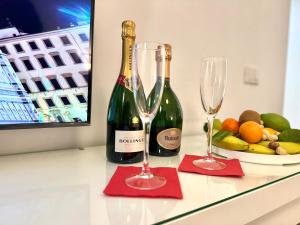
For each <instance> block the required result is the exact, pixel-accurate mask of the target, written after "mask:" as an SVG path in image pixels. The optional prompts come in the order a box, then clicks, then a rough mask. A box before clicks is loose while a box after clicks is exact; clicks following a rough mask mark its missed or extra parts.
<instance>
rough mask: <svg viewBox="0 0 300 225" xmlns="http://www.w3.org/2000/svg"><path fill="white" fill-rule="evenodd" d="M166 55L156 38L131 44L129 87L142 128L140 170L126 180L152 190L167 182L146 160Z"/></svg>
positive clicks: (130, 184) (161, 86)
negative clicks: (143, 142)
mask: <svg viewBox="0 0 300 225" xmlns="http://www.w3.org/2000/svg"><path fill="white" fill-rule="evenodd" d="M165 55H166V53H165V47H164V45H163V44H159V43H155V42H144V43H137V44H135V45H134V48H133V56H132V77H131V82H132V87H133V90H132V91H133V95H134V102H135V105H136V108H137V111H138V113H139V115H140V117H141V120H142V122H143V127H144V131H145V149H144V161H143V167H142V172H141V173H140V174H138V175H135V176H132V177H128V178H127V179H126V180H125V183H126V184H127V185H128V186H129V187H132V188H135V189H140V190H152V189H157V188H160V187H162V186H164V185H165V184H166V179H165V178H164V177H160V176H156V175H154V174H152V173H151V171H150V167H149V160H148V159H149V135H150V126H151V121H152V120H153V118H154V117H155V115H156V113H157V110H158V108H159V105H160V101H161V97H162V93H163V87H164V76H165V74H164V73H165V71H164V63H165ZM149 98H151V101H149Z"/></svg>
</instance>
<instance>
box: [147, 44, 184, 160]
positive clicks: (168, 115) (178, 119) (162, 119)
mask: <svg viewBox="0 0 300 225" xmlns="http://www.w3.org/2000/svg"><path fill="white" fill-rule="evenodd" d="M165 49H166V62H165V83H164V90H163V94H162V99H161V103H160V106H159V109H158V112H157V114H156V116H155V118H154V119H153V121H152V123H151V130H150V148H149V154H150V155H156V156H173V155H177V154H178V152H179V151H180V145H181V132H182V109H181V105H180V102H179V100H178V98H177V96H176V94H175V93H174V92H173V90H172V88H171V86H170V63H171V59H172V53H171V50H172V49H171V45H169V44H165ZM158 64H159V62H158ZM158 66H160V65H158ZM158 82H159V79H158ZM148 101H150V103H148V104H151V94H150V97H149V99H148Z"/></svg>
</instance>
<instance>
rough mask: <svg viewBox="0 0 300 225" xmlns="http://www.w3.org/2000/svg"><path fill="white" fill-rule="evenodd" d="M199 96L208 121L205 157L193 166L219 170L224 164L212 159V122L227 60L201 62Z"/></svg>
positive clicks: (217, 59)
mask: <svg viewBox="0 0 300 225" xmlns="http://www.w3.org/2000/svg"><path fill="white" fill-rule="evenodd" d="M200 69H201V70H200V96H201V102H202V106H203V109H204V111H205V112H206V115H207V121H208V135H207V138H208V142H207V143H208V149H207V156H206V157H205V158H203V159H199V160H194V161H193V164H194V165H195V166H197V167H200V168H203V169H207V170H221V169H224V168H225V167H226V164H225V163H223V162H220V161H217V160H216V159H214V158H213V157H212V133H213V122H214V118H215V117H216V115H217V113H218V111H219V110H220V108H221V105H222V102H223V98H224V93H225V86H226V80H227V60H226V59H225V58H223V57H207V58H204V59H202V60H201V68H200Z"/></svg>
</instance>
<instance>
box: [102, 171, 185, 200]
mask: <svg viewBox="0 0 300 225" xmlns="http://www.w3.org/2000/svg"><path fill="white" fill-rule="evenodd" d="M140 172H141V167H134V166H128V167H124V166H118V168H117V170H116V172H115V173H114V175H113V176H112V178H111V180H110V181H109V183H108V185H107V186H106V188H105V189H104V191H103V193H104V194H106V195H111V196H127V197H151V198H155V197H158V198H178V199H182V198H183V196H182V192H181V187H180V183H179V179H178V174H177V171H176V168H171V167H156V168H151V172H152V173H153V174H155V175H158V176H162V177H165V178H166V179H167V183H166V184H165V185H164V186H162V187H161V188H158V189H155V190H137V189H134V188H130V187H128V186H127V185H126V183H125V179H126V178H127V177H130V176H133V175H137V174H139V173H140Z"/></svg>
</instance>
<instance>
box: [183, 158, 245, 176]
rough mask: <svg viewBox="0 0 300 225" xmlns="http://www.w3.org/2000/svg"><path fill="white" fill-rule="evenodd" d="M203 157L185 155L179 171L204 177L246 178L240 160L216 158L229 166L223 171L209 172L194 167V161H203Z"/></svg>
mask: <svg viewBox="0 0 300 225" xmlns="http://www.w3.org/2000/svg"><path fill="white" fill-rule="evenodd" d="M202 158H204V157H203V156H196V155H185V156H184V158H183V160H182V161H181V163H180V165H179V168H178V170H179V171H182V172H190V173H200V174H203V175H210V176H236V177H242V176H244V175H245V174H244V172H243V169H242V167H241V164H240V161H239V160H238V159H220V158H215V159H217V160H218V161H220V162H223V163H225V164H226V165H227V166H226V167H225V168H224V169H222V170H207V169H202V168H199V167H196V166H194V164H193V161H194V160H197V159H202Z"/></svg>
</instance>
